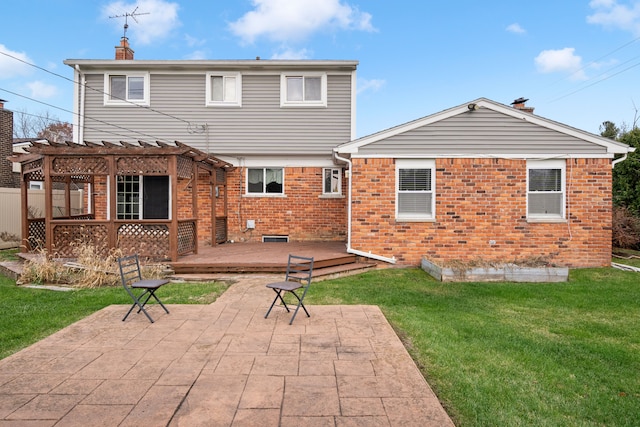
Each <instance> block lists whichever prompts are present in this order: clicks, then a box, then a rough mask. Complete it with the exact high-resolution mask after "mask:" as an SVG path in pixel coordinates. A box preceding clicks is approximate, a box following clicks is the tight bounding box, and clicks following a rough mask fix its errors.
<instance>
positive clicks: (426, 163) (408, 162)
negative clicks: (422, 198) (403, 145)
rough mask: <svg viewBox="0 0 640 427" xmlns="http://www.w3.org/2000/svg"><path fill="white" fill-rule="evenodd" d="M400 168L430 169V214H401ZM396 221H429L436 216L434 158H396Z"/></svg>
mask: <svg viewBox="0 0 640 427" xmlns="http://www.w3.org/2000/svg"><path fill="white" fill-rule="evenodd" d="M400 169H431V194H432V196H431V214H422V215H418V214H402V213H400V212H398V207H399V200H398V199H399V193H400V191H399V185H400ZM395 185H396V188H395V192H396V221H400V222H431V221H434V220H435V218H436V161H435V160H434V159H397V160H396V183H395Z"/></svg>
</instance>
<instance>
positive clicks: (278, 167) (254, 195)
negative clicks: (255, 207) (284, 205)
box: [244, 166, 286, 197]
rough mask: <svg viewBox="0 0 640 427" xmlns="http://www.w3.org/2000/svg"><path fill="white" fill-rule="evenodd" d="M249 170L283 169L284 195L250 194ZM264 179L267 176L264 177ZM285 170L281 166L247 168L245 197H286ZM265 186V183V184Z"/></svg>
mask: <svg viewBox="0 0 640 427" xmlns="http://www.w3.org/2000/svg"><path fill="white" fill-rule="evenodd" d="M249 169H262V170H263V171H264V170H266V169H282V193H265V192H262V193H249ZM262 177H263V178H264V177H265V176H264V175H262ZM284 184H285V168H284V167H280V166H252V167H247V168H246V170H245V172H244V196H245V197H286V194H285V192H284V189H285V186H284ZM263 185H264V183H263ZM263 189H264V188H263Z"/></svg>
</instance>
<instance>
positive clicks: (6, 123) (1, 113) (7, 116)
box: [0, 103, 20, 188]
mask: <svg viewBox="0 0 640 427" xmlns="http://www.w3.org/2000/svg"><path fill="white" fill-rule="evenodd" d="M12 154H13V112H12V111H11V110H6V109H5V108H4V107H3V105H2V103H0V187H7V188H19V187H20V177H19V175H18V174H14V173H13V163H11V162H10V161H9V160H7V157H8V156H11V155H12Z"/></svg>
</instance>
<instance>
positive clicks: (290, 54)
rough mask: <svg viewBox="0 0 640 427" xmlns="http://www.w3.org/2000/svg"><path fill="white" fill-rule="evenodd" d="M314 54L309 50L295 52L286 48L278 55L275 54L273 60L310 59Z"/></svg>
mask: <svg viewBox="0 0 640 427" xmlns="http://www.w3.org/2000/svg"><path fill="white" fill-rule="evenodd" d="M311 55H312V52H311V51H310V50H309V49H299V50H294V49H291V48H285V49H283V50H281V51H280V52H278V53H274V54H273V55H272V56H271V59H309V58H310V57H311Z"/></svg>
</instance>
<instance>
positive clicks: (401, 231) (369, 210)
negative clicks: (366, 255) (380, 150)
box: [351, 159, 611, 267]
mask: <svg viewBox="0 0 640 427" xmlns="http://www.w3.org/2000/svg"><path fill="white" fill-rule="evenodd" d="M566 175H567V206H568V208H567V215H568V217H569V218H570V221H567V222H562V223H532V222H528V221H527V219H526V206H527V204H526V203H527V201H526V200H527V191H526V190H527V189H526V161H524V160H507V159H438V160H436V219H435V221H434V222H396V221H395V162H394V160H393V159H354V160H353V172H352V176H353V212H352V216H353V223H352V241H351V246H352V247H353V248H354V249H358V250H362V251H371V252H372V253H375V254H378V255H383V256H388V257H391V256H395V257H396V258H397V259H398V263H399V264H404V265H418V264H419V263H420V260H421V259H422V257H423V256H426V257H427V258H429V259H431V260H432V261H435V262H438V261H453V260H461V261H471V260H474V259H482V260H486V261H513V260H527V259H534V258H541V257H542V258H546V259H548V260H550V261H551V262H553V263H554V264H556V265H561V266H568V267H592V266H605V265H609V264H610V261H611V163H610V160H609V159H573V160H568V161H567V168H566ZM493 241H495V243H493Z"/></svg>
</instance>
